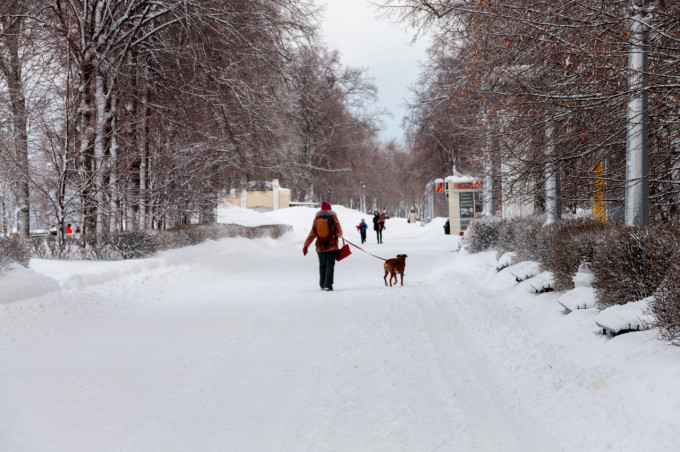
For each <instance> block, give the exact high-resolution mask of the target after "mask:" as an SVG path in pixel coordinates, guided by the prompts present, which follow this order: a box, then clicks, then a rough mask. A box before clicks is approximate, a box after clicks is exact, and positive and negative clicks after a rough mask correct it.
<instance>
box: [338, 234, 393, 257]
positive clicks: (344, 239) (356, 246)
mask: <svg viewBox="0 0 680 452" xmlns="http://www.w3.org/2000/svg"><path fill="white" fill-rule="evenodd" d="M342 240H343V241H345V242H347V243H349V244H350V245H352V246H353V247H354V248H357V249H359V250H361V251H363V252H364V253H366V254H368V255H371V256H373V257H375V258H377V259H381V260H384V261H386V260H387V259H385V258H383V257H380V256H376V255H375V254H371V253H369V252H368V251H366V250H365V249H363V248H362V247H360V246H358V245H355V244H354V243H352V242H350V241H349V240H347V239H346V238H343V239H342Z"/></svg>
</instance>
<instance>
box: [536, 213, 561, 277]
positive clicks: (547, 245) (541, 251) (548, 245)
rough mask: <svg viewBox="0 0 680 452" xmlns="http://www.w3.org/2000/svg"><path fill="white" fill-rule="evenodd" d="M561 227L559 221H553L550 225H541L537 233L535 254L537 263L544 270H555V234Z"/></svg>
mask: <svg viewBox="0 0 680 452" xmlns="http://www.w3.org/2000/svg"><path fill="white" fill-rule="evenodd" d="M560 227H561V221H555V222H553V223H550V224H546V225H543V227H542V228H541V230H540V231H539V232H538V240H537V242H538V244H537V250H536V252H537V254H538V262H540V263H541V267H542V268H543V269H545V270H550V269H552V268H555V263H554V259H555V234H556V233H557V231H558V230H559V229H560Z"/></svg>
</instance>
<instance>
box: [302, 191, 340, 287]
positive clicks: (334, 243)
mask: <svg viewBox="0 0 680 452" xmlns="http://www.w3.org/2000/svg"><path fill="white" fill-rule="evenodd" d="M340 237H342V227H341V226H340V221H339V220H338V216H337V214H336V213H335V212H334V211H333V210H332V208H331V205H330V203H328V202H326V201H323V202H322V203H321V210H319V211H318V212H317V213H316V215H314V222H313V224H312V230H311V231H310V232H309V235H308V236H307V239H306V240H305V244H304V245H303V246H302V254H303V255H305V256H306V255H307V251H308V249H309V245H311V244H312V241H313V240H314V239H316V254H317V256H318V258H319V287H320V288H321V290H325V291H330V290H333V276H334V275H333V274H334V272H335V260H336V259H337V257H338V239H339V238H340Z"/></svg>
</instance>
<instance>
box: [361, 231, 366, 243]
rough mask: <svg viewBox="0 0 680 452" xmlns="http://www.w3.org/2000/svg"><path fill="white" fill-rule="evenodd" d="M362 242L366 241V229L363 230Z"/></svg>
mask: <svg viewBox="0 0 680 452" xmlns="http://www.w3.org/2000/svg"><path fill="white" fill-rule="evenodd" d="M361 243H366V229H362V230H361Z"/></svg>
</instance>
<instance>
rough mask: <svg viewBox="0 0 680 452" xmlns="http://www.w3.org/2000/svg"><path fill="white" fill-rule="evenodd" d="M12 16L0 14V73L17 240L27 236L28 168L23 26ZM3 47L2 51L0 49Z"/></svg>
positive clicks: (22, 22) (28, 222)
mask: <svg viewBox="0 0 680 452" xmlns="http://www.w3.org/2000/svg"><path fill="white" fill-rule="evenodd" d="M10 12H16V13H17V14H16V15H6V16H3V15H1V14H0V25H1V28H0V39H1V40H2V45H1V46H0V70H2V74H3V75H4V77H5V81H6V83H7V88H8V90H9V97H10V103H11V108H12V118H11V124H12V141H13V145H14V163H15V166H16V169H17V171H16V172H15V178H16V179H15V181H14V196H15V203H16V211H17V217H16V219H17V232H18V234H19V236H21V237H29V236H30V228H31V221H30V207H29V206H30V202H29V195H30V190H29V177H30V175H29V174H30V173H29V167H28V136H27V122H28V121H27V117H26V98H25V95H24V86H23V81H22V79H21V60H20V58H19V46H20V45H21V41H20V38H21V34H22V28H23V25H24V19H23V16H22V15H21V14H19V13H20V11H11V10H10ZM3 47H4V49H3Z"/></svg>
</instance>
